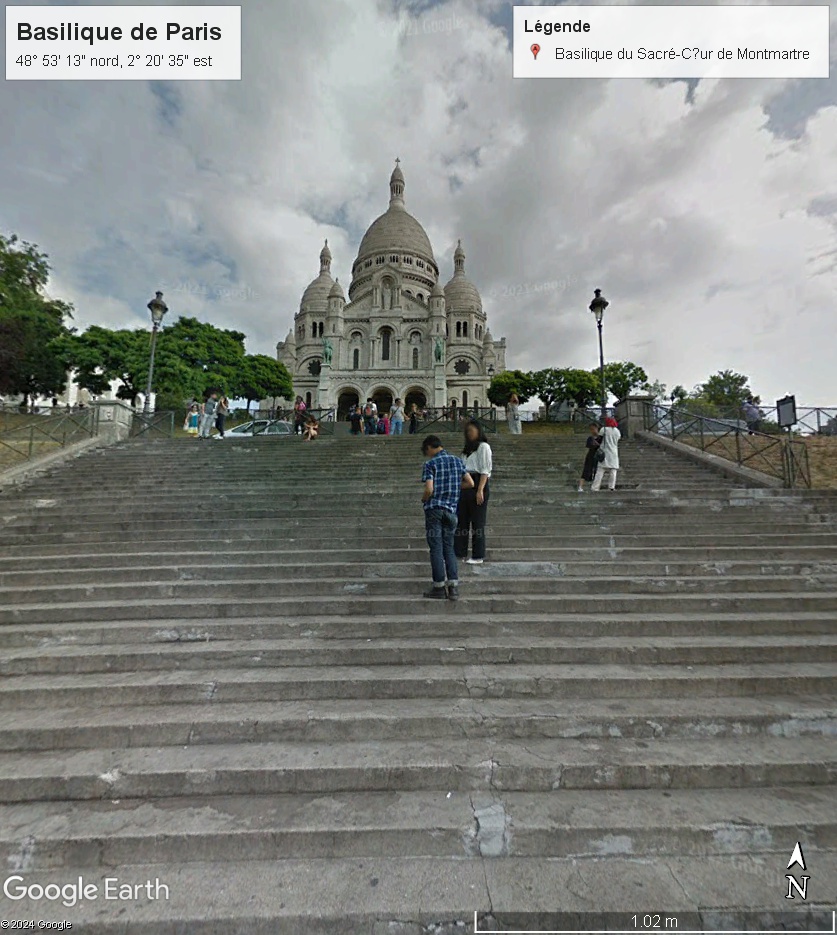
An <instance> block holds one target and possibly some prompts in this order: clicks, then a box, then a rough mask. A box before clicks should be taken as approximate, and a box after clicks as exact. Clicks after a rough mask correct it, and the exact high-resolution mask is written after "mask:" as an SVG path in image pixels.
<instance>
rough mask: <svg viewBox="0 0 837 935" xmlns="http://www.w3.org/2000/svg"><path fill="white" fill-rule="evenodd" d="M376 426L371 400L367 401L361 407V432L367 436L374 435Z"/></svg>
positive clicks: (376, 421)
mask: <svg viewBox="0 0 837 935" xmlns="http://www.w3.org/2000/svg"><path fill="white" fill-rule="evenodd" d="M377 426H378V420H377V419H376V418H375V410H374V409H373V408H372V400H371V399H367V400H366V405H365V406H364V407H363V430H364V432H365V433H366V434H367V435H375V434H376V429H377Z"/></svg>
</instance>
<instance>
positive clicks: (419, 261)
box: [416, 260, 424, 269]
mask: <svg viewBox="0 0 837 935" xmlns="http://www.w3.org/2000/svg"><path fill="white" fill-rule="evenodd" d="M416 266H417V267H418V268H419V269H424V260H416Z"/></svg>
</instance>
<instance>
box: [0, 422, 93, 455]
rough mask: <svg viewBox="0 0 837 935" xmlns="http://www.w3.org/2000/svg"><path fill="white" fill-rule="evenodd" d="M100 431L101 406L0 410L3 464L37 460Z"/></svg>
mask: <svg viewBox="0 0 837 935" xmlns="http://www.w3.org/2000/svg"><path fill="white" fill-rule="evenodd" d="M98 433H99V410H98V408H97V407H93V408H89V409H87V408H85V409H77V410H74V411H70V412H67V411H64V412H57V413H55V414H54V415H53V414H52V413H50V414H48V415H42V416H39V415H29V414H25V413H20V412H18V411H15V410H2V411H0V468H3V467H13V466H14V465H15V464H19V463H22V462H24V461H33V460H34V459H36V458H38V457H43V456H44V455H46V454H49V453H50V452H52V451H54V450H55V449H58V448H66V447H67V445H72V444H74V443H76V442H79V441H83V440H85V439H87V438H93V437H94V436H95V435H98Z"/></svg>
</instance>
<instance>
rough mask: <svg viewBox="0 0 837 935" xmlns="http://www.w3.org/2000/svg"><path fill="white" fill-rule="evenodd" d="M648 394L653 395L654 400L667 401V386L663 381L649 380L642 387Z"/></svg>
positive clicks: (658, 401)
mask: <svg viewBox="0 0 837 935" xmlns="http://www.w3.org/2000/svg"><path fill="white" fill-rule="evenodd" d="M642 389H643V390H644V391H645V392H646V393H648V395H649V396H653V397H654V402H656V403H660V402H668V396H666V390H667V387H666V385H665V383H663V382H661V381H660V380H654V382H653V383H652V382H651V381H650V380H649V382H648V383H646V384H645V386H644V387H643V388H642Z"/></svg>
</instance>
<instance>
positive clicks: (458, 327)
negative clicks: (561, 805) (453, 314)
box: [456, 321, 462, 338]
mask: <svg viewBox="0 0 837 935" xmlns="http://www.w3.org/2000/svg"><path fill="white" fill-rule="evenodd" d="M456 336H457V337H458V338H461V337H462V322H461V321H458V322H457V323H456Z"/></svg>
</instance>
